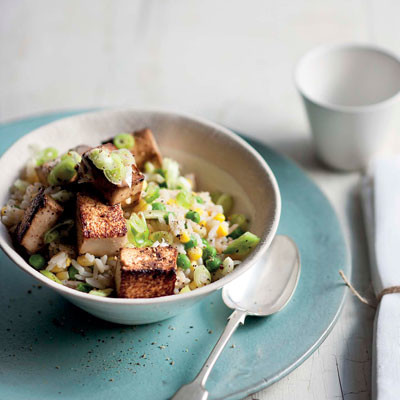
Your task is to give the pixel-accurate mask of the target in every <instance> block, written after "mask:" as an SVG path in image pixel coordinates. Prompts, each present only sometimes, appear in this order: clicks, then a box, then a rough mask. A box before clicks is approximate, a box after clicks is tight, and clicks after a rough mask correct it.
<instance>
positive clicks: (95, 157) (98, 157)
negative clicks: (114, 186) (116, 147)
mask: <svg viewBox="0 0 400 400" xmlns="http://www.w3.org/2000/svg"><path fill="white" fill-rule="evenodd" d="M89 160H90V161H92V163H93V164H94V166H95V167H96V168H98V169H101V170H103V171H104V170H106V169H113V168H115V163H114V160H113V159H112V158H111V152H110V151H108V150H107V149H104V148H102V149H99V148H96V149H93V150H92V151H91V152H90V153H89Z"/></svg>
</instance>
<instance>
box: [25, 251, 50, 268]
mask: <svg viewBox="0 0 400 400" xmlns="http://www.w3.org/2000/svg"><path fill="white" fill-rule="evenodd" d="M29 264H30V265H32V267H33V268H35V269H42V268H43V267H44V266H45V265H46V260H45V258H44V257H43V256H42V255H41V254H33V255H32V256H30V257H29Z"/></svg>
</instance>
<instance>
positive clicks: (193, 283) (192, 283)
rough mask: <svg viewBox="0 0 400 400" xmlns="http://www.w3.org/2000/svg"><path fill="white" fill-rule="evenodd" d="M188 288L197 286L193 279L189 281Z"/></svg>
mask: <svg viewBox="0 0 400 400" xmlns="http://www.w3.org/2000/svg"><path fill="white" fill-rule="evenodd" d="M189 288H190V290H194V289H196V288H197V285H196V283H195V281H192V282H190V283H189Z"/></svg>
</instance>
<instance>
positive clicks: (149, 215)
mask: <svg viewBox="0 0 400 400" xmlns="http://www.w3.org/2000/svg"><path fill="white" fill-rule="evenodd" d="M142 214H143V216H144V218H145V219H161V218H164V217H165V214H166V212H165V211H164V210H149V211H143V212H142Z"/></svg>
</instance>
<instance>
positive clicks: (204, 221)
mask: <svg viewBox="0 0 400 400" xmlns="http://www.w3.org/2000/svg"><path fill="white" fill-rule="evenodd" d="M199 224H200V225H201V226H204V227H205V226H206V225H207V221H206V220H204V219H203V220H202V221H200V222H199Z"/></svg>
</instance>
